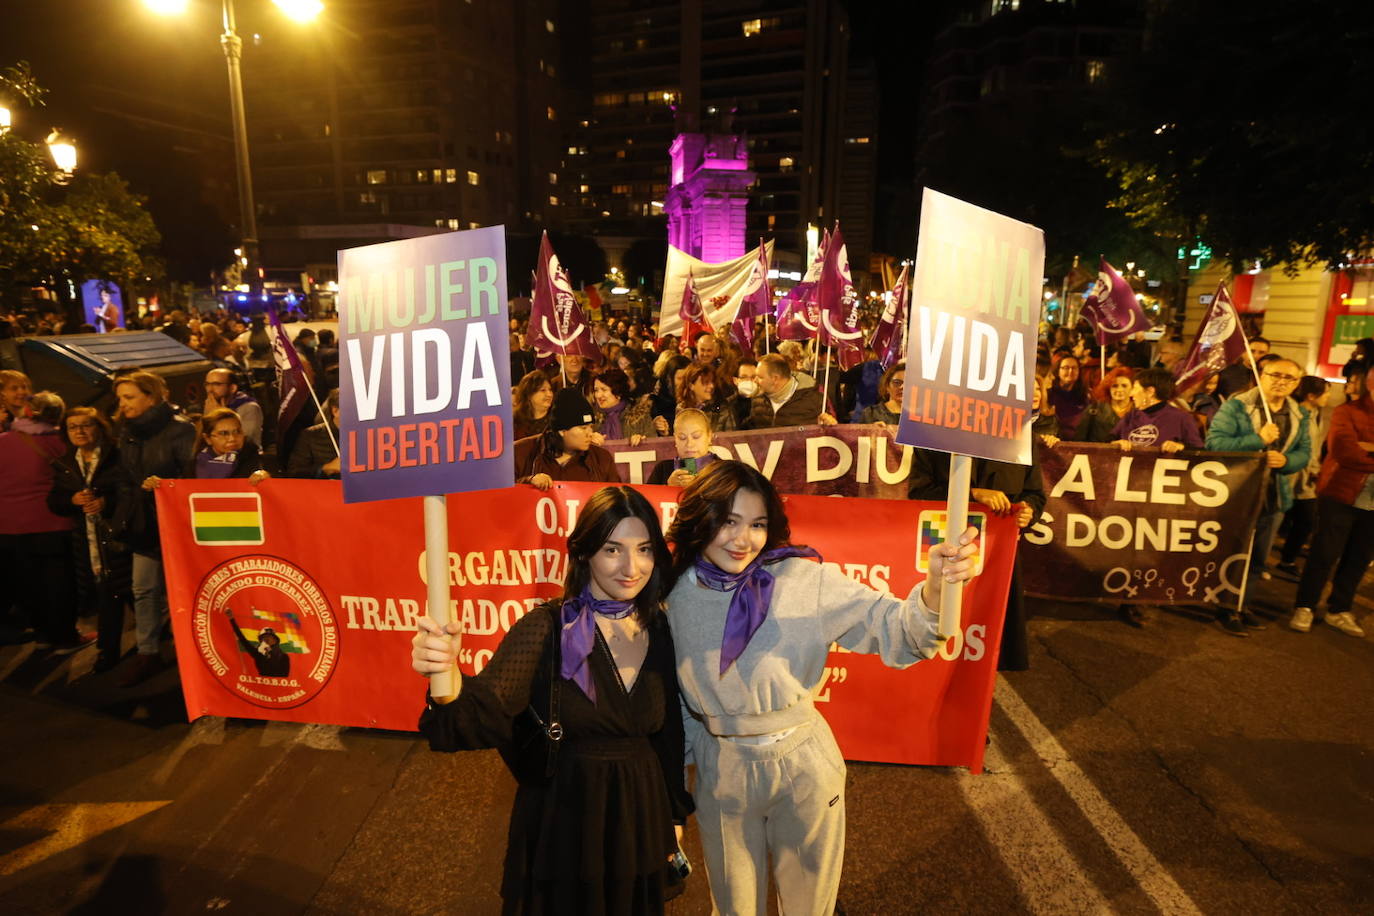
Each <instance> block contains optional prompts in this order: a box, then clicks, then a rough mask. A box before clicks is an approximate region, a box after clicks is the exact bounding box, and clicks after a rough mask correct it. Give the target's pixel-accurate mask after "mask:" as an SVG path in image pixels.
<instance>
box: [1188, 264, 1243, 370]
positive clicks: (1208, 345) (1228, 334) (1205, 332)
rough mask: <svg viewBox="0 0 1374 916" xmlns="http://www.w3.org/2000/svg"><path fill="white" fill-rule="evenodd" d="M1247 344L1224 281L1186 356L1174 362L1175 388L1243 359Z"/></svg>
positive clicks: (1204, 316) (1203, 317)
mask: <svg viewBox="0 0 1374 916" xmlns="http://www.w3.org/2000/svg"><path fill="white" fill-rule="evenodd" d="M1247 350H1249V347H1248V346H1247V345H1246V341H1245V331H1244V329H1242V328H1241V326H1240V316H1239V315H1237V314H1236V308H1235V306H1234V305H1232V304H1231V294H1230V293H1229V292H1227V290H1226V281H1224V280H1223V281H1222V282H1221V285H1219V286H1218V287H1217V294H1216V296H1215V297H1213V299H1212V304H1211V305H1210V306H1208V308H1207V312H1206V314H1204V315H1203V316H1202V324H1201V325H1199V326H1198V329H1197V339H1196V340H1194V341H1193V347H1192V349H1190V350H1189V351H1188V355H1187V356H1185V357H1184V358H1183V359H1181V360H1179V361H1178V362H1177V363H1175V364H1174V378H1175V379H1177V380H1178V390H1179V391H1186V390H1187V389H1189V388H1192V387H1193V386H1195V385H1199V384H1201V383H1202V382H1203V381H1204V380H1206V378H1207V376H1209V375H1211V374H1212V373H1213V372H1220V371H1221V370H1222V369H1225V368H1226V367H1227V366H1229V365H1231V364H1232V363H1235V362H1238V361H1239V360H1241V359H1242V358H1244V356H1245V353H1246V351H1247Z"/></svg>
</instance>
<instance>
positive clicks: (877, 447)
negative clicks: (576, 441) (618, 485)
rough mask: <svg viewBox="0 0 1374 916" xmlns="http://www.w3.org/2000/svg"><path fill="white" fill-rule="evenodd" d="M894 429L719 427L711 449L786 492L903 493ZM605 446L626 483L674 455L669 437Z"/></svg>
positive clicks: (902, 449)
mask: <svg viewBox="0 0 1374 916" xmlns="http://www.w3.org/2000/svg"><path fill="white" fill-rule="evenodd" d="M892 432H893V430H892V427H890V426H889V427H887V428H886V429H884V428H883V427H880V426H877V425H872V424H869V425H860V424H855V425H844V426H789V427H783V428H780V429H759V430H749V431H746V432H732V433H718V434H716V436H715V437H714V439H712V442H711V451H712V452H713V453H714V454H715V455H716V456H717V457H719V458H732V459H735V460H737V461H743V462H744V463H745V464H748V465H750V466H751V467H755V468H757V469H758V470H760V471H762V472H763V475H764V476H765V477H767V478H768V479H770V480H771V481H773V485H774V486H776V487H777V488H778V489H779V490H781V491H782V492H784V493H806V494H812V495H816V496H865V497H870V498H874V499H906V495H907V477H909V476H910V474H911V449H910V448H908V447H907V446H905V445H899V444H898V443H897V442H895V441H894V440H893V438H892ZM605 447H606V448H607V449H608V450H610V452H611V454H613V455H614V456H615V461H616V467H617V468H618V469H619V471H620V477H621V479H622V480H624V481H625V482H626V483H643V482H645V481H646V480H648V479H649V474H650V472H651V471H653V468H654V465H655V464H657V463H658V462H659V461H663V460H665V459H671V458H674V457H676V455H677V451H676V448H675V447H674V445H673V440H672V439H668V438H663V439H645V440H644V441H643V442H641V443H640V444H639V445H636V446H630V445H629V444H627V443H626V442H624V441H623V440H622V441H612V442H607V443H606V446H605Z"/></svg>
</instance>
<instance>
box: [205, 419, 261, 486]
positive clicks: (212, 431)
mask: <svg viewBox="0 0 1374 916" xmlns="http://www.w3.org/2000/svg"><path fill="white" fill-rule="evenodd" d="M200 435H201V440H202V441H203V442H204V443H205V444H204V447H203V448H201V450H200V451H198V452H196V464H195V472H194V473H193V474H192V476H193V477H199V478H202V479H211V480H216V479H218V480H223V479H224V478H226V477H247V478H248V479H249V480H250V481H252V482H253V483H257V482H258V481H260V480H263V479H265V478H266V477H267V476H268V474H267V471H266V470H265V469H264V468H263V466H262V454H261V453H260V452H259V451H258V447H257V446H256V445H255V444H253V442H252V440H250V439H248V438H246V437H245V436H244V433H243V422H242V421H241V420H240V419H239V415H238V414H237V413H235V412H234V411H233V410H231V409H230V408H228V407H217V408H215V409H214V410H211V411H209V412H207V413H206V414H205V416H203V417H201V418H200Z"/></svg>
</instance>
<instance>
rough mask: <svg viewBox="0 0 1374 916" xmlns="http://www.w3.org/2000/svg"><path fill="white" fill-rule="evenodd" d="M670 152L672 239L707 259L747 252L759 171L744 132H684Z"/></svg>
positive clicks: (668, 198) (667, 199)
mask: <svg viewBox="0 0 1374 916" xmlns="http://www.w3.org/2000/svg"><path fill="white" fill-rule="evenodd" d="M727 130H728V127H727ZM668 152H669V155H670V156H671V158H672V162H673V171H672V182H671V184H670V185H669V187H668V194H667V196H666V197H665V198H664V201H663V211H664V212H665V213H667V214H668V243H669V244H670V245H673V246H675V247H677V248H679V249H681V250H682V251H685V252H687V253H688V254H690V255H692V256H694V257H698V258H701V259H702V260H703V261H708V262H713V261H729V260H731V259H732V258H737V257H739V256H740V255H742V254H744V252H745V251H746V250H747V249H746V245H745V241H746V240H745V237H744V236H745V211H746V210H747V209H748V207H749V188H750V187H751V186H753V184H754V173H753V172H751V171H749V153H748V150H747V149H746V146H745V142H744V137H743V135H740V134H731V133H728V132H727V133H718V134H698V133H680V134H678V135H677V139H675V140H674V141H673V145H672V146H671V147H669V150H668Z"/></svg>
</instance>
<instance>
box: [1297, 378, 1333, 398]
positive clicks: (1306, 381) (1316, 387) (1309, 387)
mask: <svg viewBox="0 0 1374 916" xmlns="http://www.w3.org/2000/svg"><path fill="white" fill-rule="evenodd" d="M1326 388H1327V382H1326V379H1324V378H1322V377H1321V376H1320V375H1304V376H1303V377H1302V381H1300V382H1298V388H1297V390H1296V391H1294V392H1293V400H1295V401H1297V402H1298V403H1299V404H1301V403H1302V402H1303V401H1305V400H1307V399H1308V398H1310V397H1320V396H1321V395H1322V394H1324V393H1325V392H1326Z"/></svg>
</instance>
